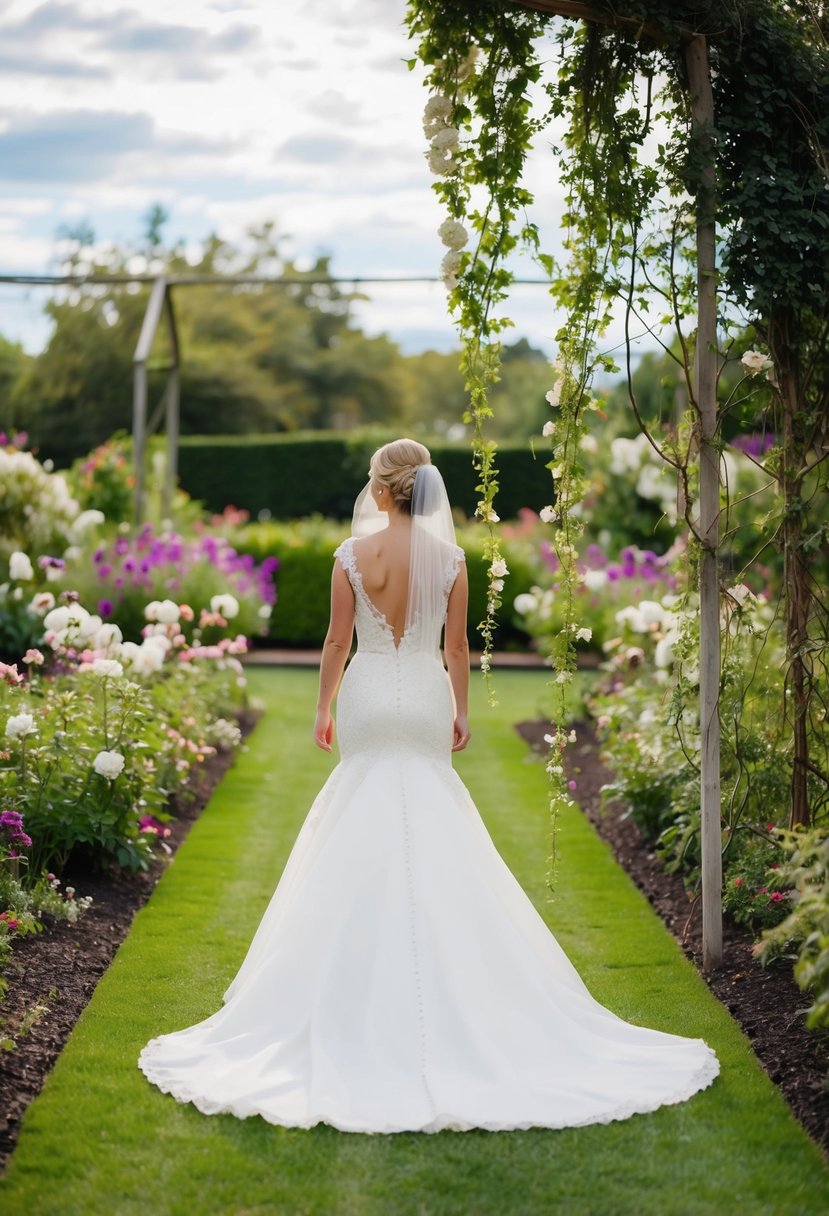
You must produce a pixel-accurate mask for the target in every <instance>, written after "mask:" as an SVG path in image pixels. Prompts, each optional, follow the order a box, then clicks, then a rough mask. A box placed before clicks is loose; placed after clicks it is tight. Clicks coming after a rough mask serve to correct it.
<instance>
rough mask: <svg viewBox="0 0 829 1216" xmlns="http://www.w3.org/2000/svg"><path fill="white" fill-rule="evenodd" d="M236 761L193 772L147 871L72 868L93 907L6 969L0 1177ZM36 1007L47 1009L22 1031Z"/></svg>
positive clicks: (210, 762) (23, 943)
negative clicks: (8, 1041)
mask: <svg viewBox="0 0 829 1216" xmlns="http://www.w3.org/2000/svg"><path fill="white" fill-rule="evenodd" d="M258 717H259V715H258V714H256V713H252V712H247V713H245V714H243V715H242V716H241V717H240V719H239V726H240V728H241V730H242V734H243V736H247V735H249V734H250V732H251V730H252V729H253V727H254V725H255V723H256V721H257V719H258ZM234 758H235V752H232V751H229V752H217V753H216V755H214V756H211V757H209V758H208V759H207V760H206V761H205V763H204V764H202V765H199V767H198V768H197V769H195V770H194V771H193V780H192V781H191V783H190V785H188V787H187V788H186V790H185V791H183V793H182V795H180V796H177V797H175V798H173V799H172V800H171V802H170V807H169V809H170V811H171V812H172V814H173V815H174V818H173V819H172V820H171V821H170V823H169V824H168V825H167V826H168V827H169V828H170V835H169V836H168V837H167V838H166V840H165V841H164V847H163V848H159V850H158V852H157V855H156V857H155V859H154V861H153V862H152V864H151V866H150V868H149V869H148V870H146V871H144V872H140V873H137V874H126V873H124V872H123V871H122V870H119V869H117V868H116V867H113V868H112V869H110V870H108V871H106V872H104V873H89V872H84V871H81V870H77V869H75V870H73V869H71V867H70V868H68V869H67V872H66V873H65V874H64V875H63V876H62V881H63V884H64V886H74V887H75V888H76V890H77V894H78V897H80V896H84V895H91V896H92V899H93V902H92V904H91V906H90V907H89V908H88V909H87V910H86V912H84V913H83V914H82V915H81V917H80V918H79V919H78V921H77V922H76V923H75V924H74V925H70V924H68V923H67V922H66V921H59V922H56V923H47V926H46V928H45V930H44V931H43V932H42V933H38V934H35V935H32V936H30V937H23V938H20V939H19V940H17V941H15V942H14V944H13V954H12V961H11V963H10V964H9V966H7V967H6V969H5V974H6V975H7V976H8V979H9V989H8V992H7V993H6V997H5V999H4V1000H3V1002H2V1003H1V1004H0V1038H2V1037H7V1036H8V1037H11V1038H15V1037H16V1036H18V1035H19V1037H17V1041H16V1046H15V1048H14V1050H11V1051H5V1050H0V1172H2V1171H3V1170H4V1169H5V1167H6V1165H7V1163H8V1159H9V1157H10V1156H11V1154H12V1152H13V1150H14V1146H15V1144H16V1143H17V1138H18V1134H19V1132H20V1122H21V1119H22V1118H23V1115H24V1113H25V1111H26V1108H27V1107H28V1105H29V1103H30V1102H33V1101H34V1099H35V1098H36V1097H37V1095H38V1094H39V1093H40V1091H41V1090H42V1088H43V1085H44V1083H45V1081H46V1078H47V1076H48V1075H49V1072H50V1071H51V1069H52V1066H53V1065H54V1063H55V1061H56V1059H57V1058H58V1056H59V1055H60V1052H61V1050H62V1049H63V1046H64V1044H65V1043H66V1041H67V1039H68V1038H69V1036H70V1034H71V1033H72V1031H73V1029H74V1027H75V1023H76V1022H77V1020H78V1018H79V1017H80V1016H81V1014H82V1013H83V1011H84V1009H85V1008H86V1006H87V1004H88V1002H89V1000H90V998H91V996H92V994H93V992H94V991H95V988H96V985H97V983H98V980H99V979H100V978H101V976H102V975H103V973H104V972H105V971H106V969H107V967H108V966H109V964H110V963H111V962H112V960H113V958H114V957H115V953H116V951H117V950H118V947H119V946H120V945H121V943H122V942H123V940H124V939H125V937H126V936H127V934H128V933H129V931H130V926H131V925H132V921H133V917H134V916H135V914H136V912H138V910H139V909H140V908H142V907H143V906H144V904H145V903H146V902H147V900H148V899H149V898H150V895H151V894H152V892H153V889H154V888H155V886H156V884H157V882H158V880H159V879H160V878H161V876H162V874H163V873H164V872H165V870H166V869H167V867H168V865H169V864H170V861H171V860H172V858H173V857H174V855H175V853H176V850H177V849H178V848H179V847H180V845H181V844H182V843H183V842H184V840H185V839H186V837H187V834H188V832H189V831H190V828H191V827H192V826H193V824H194V823H195V821H196V820H197V819H198V817H199V815H200V814H201V812H202V811H203V810H204V808H205V806H206V805H207V803H208V801H209V800H210V795H211V794H212V793H213V790H214V789H215V788H216V786H217V785H218V784H219V782H220V781H221V779H222V777H223V776H224V775H225V773H226V772H227V770H228V769H229V768H230V766H231V765H232V764H233V761H234ZM35 1006H40V1007H41V1009H42V1012H41V1013H40V1015H39V1016H38V1017H37V1018H36V1020H35V1021H34V1024H33V1025H32V1026H31V1028H30V1029H28V1030H25V1029H24V1032H23V1033H21V1024H22V1026H23V1027H24V1028H25V1024H26V1019H27V1018H28V1017H29V1016H30V1014H31V1011H32V1010H33V1009H34V1007H35Z"/></svg>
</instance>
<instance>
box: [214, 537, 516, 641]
mask: <svg viewBox="0 0 829 1216" xmlns="http://www.w3.org/2000/svg"><path fill="white" fill-rule="evenodd" d="M483 531H484V529H483V527H482V526H481V527H480V528H474V529H473V528H472V527H471V526H470V527H468V528H464V529H462V530H461V531H460V532H459V535H458V540H459V542H460V543H461V544H462V545H463V547H464V550H465V552H466V564H467V569H468V571H469V616H468V621H469V627H468V635H469V642H470V645H471V646H472V647H474V648H476V649H480V646H481V638H480V635H479V633H478V631H477V625H478V622H479V621H480V620H481V619H482V618H483V616H484V614H485V612H486V595H487V586H488V580H487V563H486V561H485V560H484V553H483ZM478 532H480V535H475V533H478ZM347 535H348V526H347V525H345V524H341V523H340V524H338V523H337V522H335V521H334V520H328V519H322V518H320V517H319V516H316V517H312V518H310V519H306V520H302V521H301V522H295V523H281V522H278V521H276V520H274V521H273V522H270V523H261V524H249V525H248V526H247V527H244V528H241V529H239V530H237V531H235V532H234V533H233V544H234V547H235V548H236V550H237V552H239V553H250V554H251V555H252V556H253V557H255V558H256V560H257V562H261V561H262V560H263V559H264V558H265V557H268V556H270V555H271V554H275V555H276V556H277V557H278V558H279V569H278V570H277V572H276V586H277V601H276V606H275V608H274V612H273V616H272V618H271V621H270V628H269V630H268V639H267V644H268V645H271V646H274V645H276V646H309V647H319V646H320V645H321V644H322V640H323V638H324V637H325V631H326V629H327V628H328V612H329V606H330V600H331V568H332V562H333V558H332V555H333V552H334V550H335V548H336V547H337V545H338V544H339V543H340V541H342V540H344V539H345V537H346V536H347ZM502 548H503V551H504V556H505V557H506V559H507V563H508V565H509V569H510V573H509V576H508V578H507V586H506V589H505V598H504V605H503V607H502V609H501V612H500V613H499V617H500V623H499V626H498V630H497V632H496V644H497V645H498V646H500V647H502V648H507V649H521V650H523V649H526V648H527V644H528V639H527V634H526V630H524V629H521V628H520V627H519V626H518V624H517V623H516V622H517V618H516V615H515V613H514V611H513V609H512V604H513V601H514V599H515V597H516V596H517V595H520V594H522V593H523V592H526V591H528V590H529V589H530V587H531V586H532V585H533V583H534V582H535V581H536V579H537V572H536V570H535V568H534V566H533V565H532V564H531V563H530V562H529V561H528V560H527V558H526V557H525V556H524V554H523V553H522V552H521V550H520V548H519V547H517V546H512V545H510V543H509V541H506V542H505V543H503V544H502Z"/></svg>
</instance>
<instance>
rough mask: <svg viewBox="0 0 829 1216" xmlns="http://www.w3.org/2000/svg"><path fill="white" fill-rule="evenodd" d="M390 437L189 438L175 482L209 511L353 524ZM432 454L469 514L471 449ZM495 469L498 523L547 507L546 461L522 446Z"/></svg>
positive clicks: (508, 449)
mask: <svg viewBox="0 0 829 1216" xmlns="http://www.w3.org/2000/svg"><path fill="white" fill-rule="evenodd" d="M393 438H394V435H393V434H392V433H391V432H388V433H379V432H375V431H372V432H366V431H355V432H349V433H348V434H342V433H339V432H330V431H312V432H303V433H299V434H291V435H285V434H280V435H245V436H237V435H216V436H214V435H209V436H207V435H205V436H189V437H186V438H183V439H182V440H181V448H180V451H179V479H180V482H181V486H182V488H183V489H184V490H186V491H187V493H188V494H190V495H192V497H193V498H197V499H200V500H201V501H202V502H204V503H205V505H206V506H207V507H208V509H210V510H211V511H222V510H224V508H225V507H226V506H227V505H228V504H231V503H232V504H233V505H234V506H236V507H242V508H244V509H245V510H247V511H250V512H251V514H252V515H254V516H259V515H261V514H262V512H268V513H269V514H270V515H271V516H272V517H273V518H274V519H298V518H301V517H302V516H305V515H313V514H319V515H326V516H330V517H331V518H333V519H343V520H344V519H350V518H351V512H352V508H353V506H354V499H355V498H356V497H357V494H358V493H359V491H360V490H361V489H362V487H363V486H364V485H365V484H366V481H367V480H368V465H369V460H370V459H371V455H372V453H373V452H374V451H375V450H376V448H378V447H379V446H380V445H381V444H383V443H386V442H387V441H388V440H389V439H393ZM429 448H430V451H431V452H432V456H433V458H434V461H435V464H436V465H437V466H438V468H439V469H440V471H441V473H442V474H443V478H444V481H445V482H446V488H447V490H448V492H449V499H450V501H451V502H452V504H453V506H456V507H457V508H458V510H460V511H461V512H463V514H464V515H467V516H472V515H473V513H474V511H475V507H476V504H477V502H478V499H479V497H480V495H479V494H478V492H477V490H476V489H475V487H476V484H477V481H478V478H477V474H476V473H475V471H474V469H473V468H472V455H471V452H470V449H469V445H468V444H466V443H447V442H446V441H440V440H435V441H430V443H429ZM497 463H498V467H499V470H500V478H499V480H500V487H501V488H500V490H499V494H498V498H497V501H496V508H497V510H498V513H499V514H500V515H501V517H502V518H503V519H509V518H512V517H514V516H516V515H517V514H518V512H519V511H520V509H521V508H522V507H532V508H533V509H534V510H536V511H538V510H539V509H540V508H541V507H543V506H544V505H545V504H547V503H549V502H550V499H551V497H552V486H551V481H550V472H549V469H547V467H546V457H545V456H542V455H541V454H539V456H538V457H537V458H535V457H534V456H533V453H532V452H531V451H530V448H529V445H528V444H526V443H522V444H514V445H507V444H504V445H503V446H501V447H499V449H498V458H497Z"/></svg>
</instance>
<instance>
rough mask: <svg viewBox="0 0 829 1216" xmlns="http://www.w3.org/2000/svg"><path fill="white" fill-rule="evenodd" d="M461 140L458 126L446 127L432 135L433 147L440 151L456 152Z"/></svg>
mask: <svg viewBox="0 0 829 1216" xmlns="http://www.w3.org/2000/svg"><path fill="white" fill-rule="evenodd" d="M459 141H460V131H459V130H458V129H457V127H444V128H443V129H442V130H441V131H438V133H437V135H433V136H432V147H433V148H434V149H436V150H437V151H439V152H454V151H455V148H457V146H458V143H459Z"/></svg>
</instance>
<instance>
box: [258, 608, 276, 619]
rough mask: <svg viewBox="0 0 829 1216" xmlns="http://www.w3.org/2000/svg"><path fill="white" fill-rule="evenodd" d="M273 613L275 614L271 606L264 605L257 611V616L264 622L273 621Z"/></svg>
mask: <svg viewBox="0 0 829 1216" xmlns="http://www.w3.org/2000/svg"><path fill="white" fill-rule="evenodd" d="M272 613H273V608H272V607H271V606H270V604H262V606H261V607H260V608H258V609H257V611H256V615H257V616H258V617H259V619H260V620H262V621H269V620H270V619H271V615H272Z"/></svg>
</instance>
